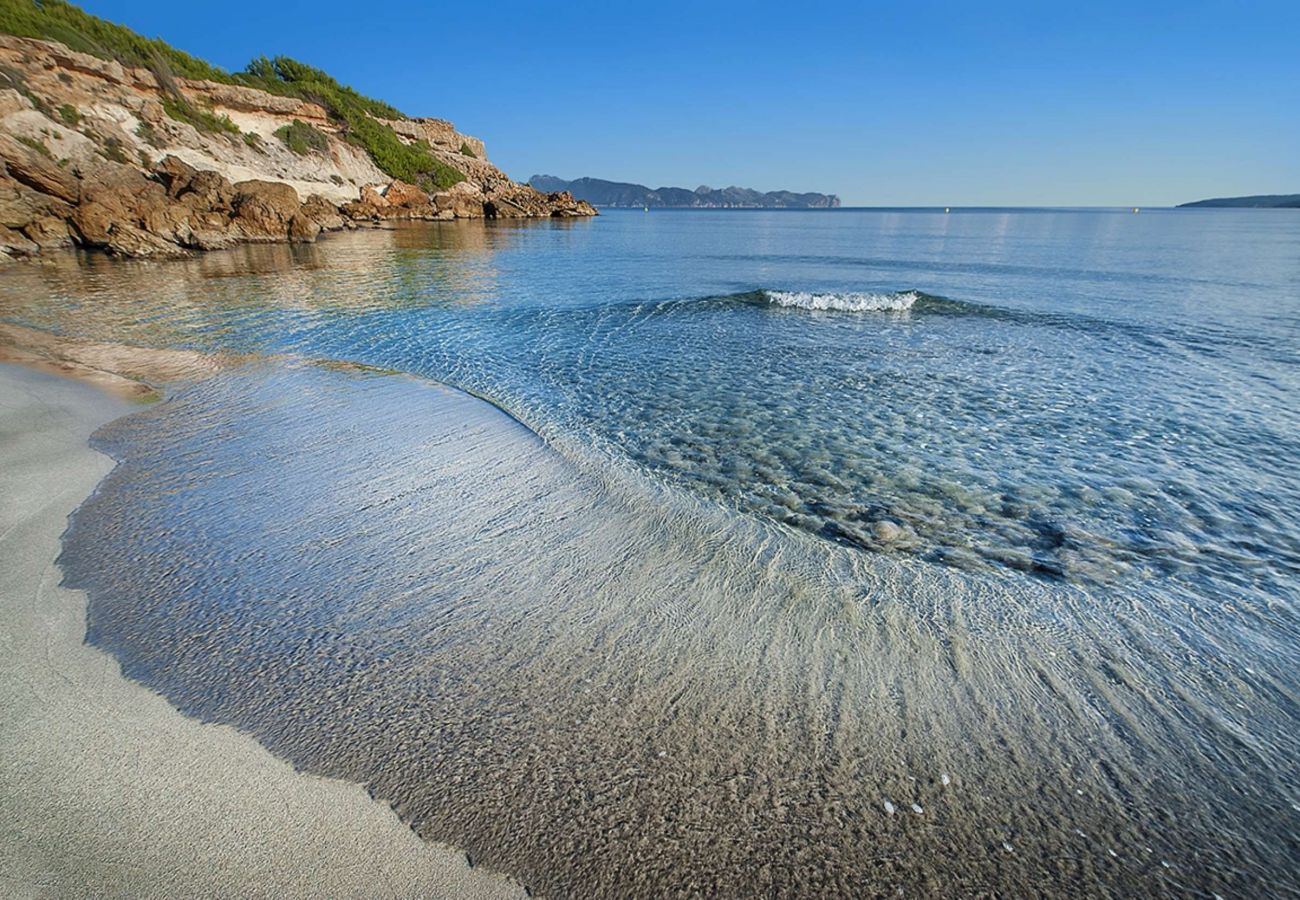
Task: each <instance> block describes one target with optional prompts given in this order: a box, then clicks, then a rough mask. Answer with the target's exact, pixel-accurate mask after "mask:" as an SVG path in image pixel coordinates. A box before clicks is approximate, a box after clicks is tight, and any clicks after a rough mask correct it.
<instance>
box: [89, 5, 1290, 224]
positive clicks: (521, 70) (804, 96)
mask: <svg viewBox="0 0 1300 900" xmlns="http://www.w3.org/2000/svg"><path fill="white" fill-rule="evenodd" d="M84 6H85V8H86V9H87V10H89V11H90V12H93V13H95V14H96V15H100V16H104V17H105V18H108V19H112V20H114V21H118V22H122V23H124V24H126V25H129V26H131V27H132V28H134V29H136V30H137V31H140V32H142V33H144V34H147V35H150V36H157V37H162V38H164V39H165V40H167V41H169V42H171V43H173V44H175V45H176V46H178V47H180V48H182V49H184V50H187V51H189V52H191V53H194V54H195V55H197V56H201V57H203V58H205V59H208V60H209V61H211V62H214V63H217V64H219V65H222V66H225V67H227V68H230V69H239V68H242V67H243V65H244V64H245V63H246V62H247V61H248V59H249V58H250V57H252V56H255V55H260V54H268V55H274V54H277V53H279V54H285V55H288V56H292V57H295V58H297V59H301V60H302V61H304V62H308V63H312V64H314V65H317V66H319V67H320V68H323V69H326V70H327V71H329V72H330V73H331V74H333V75H335V76H336V77H337V78H338V79H339V80H340V81H343V82H345V83H349V84H351V85H353V86H354V87H356V88H357V89H359V90H361V91H363V92H364V93H367V94H371V95H374V96H377V97H380V98H382V99H385V100H388V101H389V102H391V103H393V104H394V105H395V106H397V107H398V108H399V109H402V110H403V111H404V112H406V113H408V114H411V115H432V116H440V117H443V118H447V119H451V120H452V121H454V122H455V123H456V124H457V125H458V126H459V127H460V128H461V130H462V131H465V132H467V133H469V134H474V135H477V136H479V137H481V138H483V139H484V140H485V141H486V142H487V147H488V154H489V156H490V157H491V158H492V159H493V161H495V162H496V163H497V164H498V165H500V166H501V167H502V168H504V169H505V170H506V171H507V172H508V173H510V174H511V175H512V176H514V177H516V178H520V179H523V178H527V177H528V176H529V175H532V174H534V173H546V174H553V175H559V176H562V177H567V178H575V177H578V176H580V175H592V176H596V177H601V178H610V179H614V180H621V181H637V182H641V183H644V184H649V185H651V186H659V185H679V186H685V187H695V186H697V185H699V184H709V185H711V186H714V187H722V186H725V185H728V184H739V185H744V186H747V187H756V188H760V189H763V190H772V189H777V188H787V189H791V190H815V191H825V192H828V193H837V194H839V195H840V196H841V198H842V199H843V201H844V203H845V205H954V206H957V205H1037V204H1041V205H1134V204H1136V205H1146V206H1156V205H1164V204H1172V203H1177V202H1182V201H1185V200H1193V199H1197V198H1200V197H1206V196H1223V195H1232V194H1249V193H1293V192H1300V3H1296V2H1290V3H1256V4H1245V3H1198V2H1195V0H1188V2H1180V3H1163V2H1162V3H1146V4H1144V3H1140V2H1136V0H1134V2H1129V3H1108V2H1100V3H1092V4H1082V3H1073V4H1064V3H1061V4H1050V3H1034V4H1006V3H997V2H987V3H978V4H977V3H970V4H960V5H959V4H937V3H927V2H910V3H891V4H880V5H872V4H867V3H824V4H818V3H791V2H786V3H782V4H766V3H748V4H736V3H704V2H695V3H676V2H667V0H663V2H656V3H644V4H635V5H634V4H622V3H618V2H607V3H591V4H588V3H580V2H575V3H557V4H554V5H546V4H538V3H490V2H486V0H477V2H476V0H470V2H459V3H455V2H453V3H434V4H425V3H416V2H407V0H387V2H384V3H371V4H362V3H355V2H350V3H344V2H337V0H316V2H312V3H299V2H274V0H257V2H252V0H226V2H223V3H220V4H214V3H207V2H192V3H176V2H175V0H116V2H108V0H103V2H101V0H88V2H85V3H84Z"/></svg>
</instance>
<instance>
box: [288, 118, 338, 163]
mask: <svg viewBox="0 0 1300 900" xmlns="http://www.w3.org/2000/svg"><path fill="white" fill-rule="evenodd" d="M275 136H276V137H278V138H279V139H280V140H282V141H284V145H285V146H286V147H288V148H289V149H290V150H292V151H293V152H294V153H297V154H298V155H299V156H304V155H306V154H308V153H311V152H312V151H313V150H314V151H315V152H317V153H324V152H325V151H326V150H328V149H329V145H330V143H329V138H327V137H325V135H324V134H322V133H321V132H320V131H318V130H317V129H315V128H313V127H312V126H310V125H308V124H307V123H306V122H303V121H301V120H300V119H294V120H293V123H292V124H290V125H282V126H280V127H279V128H277V129H276V130H275Z"/></svg>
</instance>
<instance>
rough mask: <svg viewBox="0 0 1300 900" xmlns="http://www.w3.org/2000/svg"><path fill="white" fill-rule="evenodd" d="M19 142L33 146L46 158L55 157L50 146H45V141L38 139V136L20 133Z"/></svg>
mask: <svg viewBox="0 0 1300 900" xmlns="http://www.w3.org/2000/svg"><path fill="white" fill-rule="evenodd" d="M18 142H19V143H20V144H26V145H27V146H28V147H31V148H32V149H33V150H35V151H36V152H37V153H39V154H40V155H41V156H44V157H45V158H46V159H54V154H53V153H51V152H50V148H49V147H47V146H45V144H44V142H42V141H38V140H36V138H31V137H26V136H25V135H20V136H19V138H18Z"/></svg>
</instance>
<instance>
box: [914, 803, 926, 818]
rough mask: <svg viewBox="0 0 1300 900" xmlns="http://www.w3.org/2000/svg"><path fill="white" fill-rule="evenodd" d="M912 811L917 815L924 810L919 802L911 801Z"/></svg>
mask: <svg viewBox="0 0 1300 900" xmlns="http://www.w3.org/2000/svg"><path fill="white" fill-rule="evenodd" d="M912 812H914V813H916V814H917V815H918V816H919V815H920V814H921V813H923V812H925V810H924V809H922V808H921V804H919V803H913V804H912Z"/></svg>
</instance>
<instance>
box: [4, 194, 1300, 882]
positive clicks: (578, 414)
mask: <svg viewBox="0 0 1300 900" xmlns="http://www.w3.org/2000/svg"><path fill="white" fill-rule="evenodd" d="M0 316H3V317H4V318H6V319H8V320H10V321H15V322H20V323H25V324H29V325H35V326H37V327H44V328H49V329H51V330H56V331H60V332H63V333H67V334H74V335H80V336H86V337H93V338H96V339H101V340H114V341H124V342H128V343H139V344H145V345H154V346H182V347H193V348H198V349H205V350H213V351H223V352H232V353H239V354H246V355H247V356H246V358H244V359H243V361H242V364H241V365H239V366H237V367H235V368H234V369H232V370H230V371H229V372H227V373H226V374H222V375H218V376H216V377H214V378H212V379H208V380H206V381H203V382H198V383H195V384H189V385H176V386H175V387H174V388H173V390H172V392H171V399H169V400H168V401H167V402H166V403H164V404H161V405H159V406H158V407H155V408H153V409H150V410H148V411H146V412H143V413H141V414H138V415H136V416H134V417H131V418H128V419H127V420H123V421H122V422H119V423H116V424H114V425H112V426H109V427H108V428H107V429H105V431H104V432H102V433H101V435H100V436H99V438H98V440H99V441H100V445H101V446H102V447H103V448H104V449H105V450H106V451H108V452H110V453H112V455H113V456H114V457H116V458H117V459H118V460H119V462H120V465H119V467H118V469H117V470H115V472H114V473H113V475H111V476H110V477H109V479H108V480H107V481H106V482H105V484H104V485H103V486H102V487H101V490H100V491H99V492H98V494H97V495H96V497H95V498H94V499H93V500H92V501H90V502H88V504H87V505H86V506H85V507H84V508H83V509H82V511H81V512H80V513H79V514H78V516H77V518H76V522H75V525H74V528H73V529H72V530H71V531H70V533H69V536H68V539H67V543H66V546H65V567H66V568H67V570H68V572H69V577H70V578H71V579H72V581H73V582H74V583H77V584H79V585H81V586H85V587H86V588H87V589H88V590H89V592H90V596H91V631H90V637H91V639H92V640H93V641H94V642H96V643H98V644H100V645H102V646H105V647H106V648H108V649H111V650H113V652H115V653H116V654H117V655H118V657H119V658H120V659H121V660H122V662H123V666H124V668H125V669H126V671H127V672H128V674H131V675H133V676H134V677H137V678H140V679H141V680H143V681H145V682H146V683H149V684H152V685H154V686H155V687H157V688H158V689H159V690H161V691H163V693H165V694H166V695H167V696H168V697H169V698H171V699H172V700H173V702H176V703H177V704H178V705H180V706H181V707H182V708H183V709H186V710H187V711H190V712H192V713H194V714H197V715H201V716H204V717H206V718H211V719H215V720H219V721H228V722H233V723H235V724H238V725H240V726H241V727H244V728H247V729H249V730H250V731H252V732H253V733H255V734H257V735H258V736H259V737H260V738H261V739H262V740H264V741H265V742H266V743H267V744H268V746H270V747H271V748H272V749H273V750H275V751H276V752H279V753H281V754H283V755H285V756H286V757H288V758H290V759H292V760H293V761H294V762H295V763H296V764H298V765H300V766H302V767H304V768H308V769H311V770H313V771H322V772H327V773H329V774H335V775H339V776H341V777H347V778H350V779H353V780H357V781H360V782H363V783H366V784H367V785H369V786H370V788H371V790H372V791H373V792H375V793H376V795H377V796H380V797H383V798H385V799H388V800H389V801H390V802H392V803H394V805H395V806H396V807H397V808H398V810H399V812H401V813H402V814H403V815H404V816H405V817H407V818H408V820H409V821H411V822H412V824H413V825H414V826H415V827H416V828H417V829H418V830H420V831H421V833H422V834H426V835H427V836H429V837H431V838H436V839H441V840H449V841H452V842H454V843H457V844H459V845H461V846H465V847H467V848H468V849H470V851H471V853H472V854H473V855H474V856H475V857H476V858H483V859H486V860H487V861H488V862H489V863H490V864H492V865H494V866H496V867H498V868H501V869H503V870H505V871H508V872H512V873H514V874H517V875H519V877H521V878H522V879H523V880H524V881H525V882H526V883H528V884H530V885H531V886H534V887H537V888H540V889H542V890H544V891H546V892H547V893H552V894H557V895H592V894H598V895H607V896H627V895H630V894H650V895H662V894H690V893H693V892H696V891H706V892H707V891H716V892H721V893H726V894H752V893H769V894H775V895H790V894H804V895H807V894H819V893H821V894H852V893H857V892H859V891H867V892H886V891H889V892H892V891H893V889H894V888H896V887H897V888H902V889H904V890H905V891H909V892H915V891H920V892H925V893H952V892H957V893H963V892H976V891H981V890H1001V891H1003V892H1010V893H1061V894H1072V893H1074V894H1077V893H1080V892H1087V893H1102V894H1104V893H1121V894H1123V893H1128V894H1132V893H1147V894H1152V893H1156V894H1158V893H1170V894H1183V893H1195V892H1201V893H1204V894H1206V895H1208V894H1210V893H1215V892H1218V893H1223V894H1224V895H1225V896H1226V895H1230V894H1232V893H1237V892H1241V891H1245V890H1259V889H1264V890H1266V891H1268V892H1273V893H1278V894H1286V893H1288V892H1295V891H1296V884H1297V872H1296V867H1295V860H1296V859H1297V846H1296V838H1295V835H1296V826H1297V822H1298V821H1300V808H1298V806H1297V804H1300V797H1298V796H1297V794H1296V791H1295V787H1294V784H1295V776H1296V774H1297V772H1296V765H1295V762H1294V760H1295V759H1296V758H1297V756H1300V747H1298V746H1297V743H1298V739H1297V724H1298V723H1300V715H1298V712H1300V710H1298V708H1297V682H1296V679H1295V675H1294V672H1295V669H1296V664H1297V662H1300V659H1297V657H1298V656H1300V654H1298V653H1297V635H1298V634H1300V622H1297V607H1296V603H1297V599H1298V598H1297V585H1298V584H1300V404H1298V403H1297V402H1296V399H1297V397H1300V217H1296V216H1294V215H1291V214H1289V213H1287V212H1284V211H1199V210H1198V211H1144V212H1143V213H1142V214H1140V215H1133V214H1131V213H1128V212H1124V213H1120V212H1113V211H1091V210H1089V211H998V210H990V211H979V212H968V213H954V214H952V215H943V214H940V213H930V212H906V211H836V212H807V213H803V212H780V213H767V212H722V211H719V212H712V211H710V212H703V211H701V212H683V213H652V214H648V215H647V214H642V213H617V212H615V213H609V214H607V215H605V216H602V217H601V218H599V219H597V220H595V221H592V222H573V223H562V224H552V223H541V224H536V223H534V224H522V225H512V224H506V223H502V224H499V225H464V224H459V225H457V224H450V225H429V226H412V227H409V228H403V229H400V230H398V231H395V232H378V233H365V234H355V235H348V236H343V237H339V238H336V239H331V240H329V241H326V242H324V243H322V244H320V245H317V246H315V247H311V248H294V249H289V248H249V249H245V250H242V251H238V252H233V253H223V254H213V255H211V256H208V257H205V258H203V259H200V260H195V261H191V262H185V263H175V264H165V265H157V264H121V263H112V262H108V261H103V260H97V261H96V260H87V261H83V262H81V263H77V264H72V263H67V264H62V265H54V266H50V267H46V268H36V267H24V268H23V269H21V270H15V271H10V272H6V273H5V277H4V281H3V289H2V290H0ZM307 360H311V361H322V360H324V361H347V362H352V363H359V364H363V365H366V366H371V367H376V368H377V369H382V370H393V371H394V372H396V373H404V375H405V376H418V379H426V380H424V381H422V380H418V379H416V380H412V379H411V378H409V377H404V375H402V374H393V375H383V374H379V373H375V372H358V371H349V370H345V369H339V368H337V367H322V366H320V365H319V364H315V363H308V362H305V361H307ZM432 382H437V383H441V384H445V385H448V386H450V387H451V388H455V389H459V391H464V392H467V393H459V392H458V391H455V390H453V391H448V390H447V389H444V388H441V387H438V386H437V384H434V383H432ZM476 398H482V399H481V400H479V399H476ZM483 401H488V402H483ZM163 636H165V639H163ZM254 685H255V687H254ZM917 810H920V811H919V812H918V811H917Z"/></svg>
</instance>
